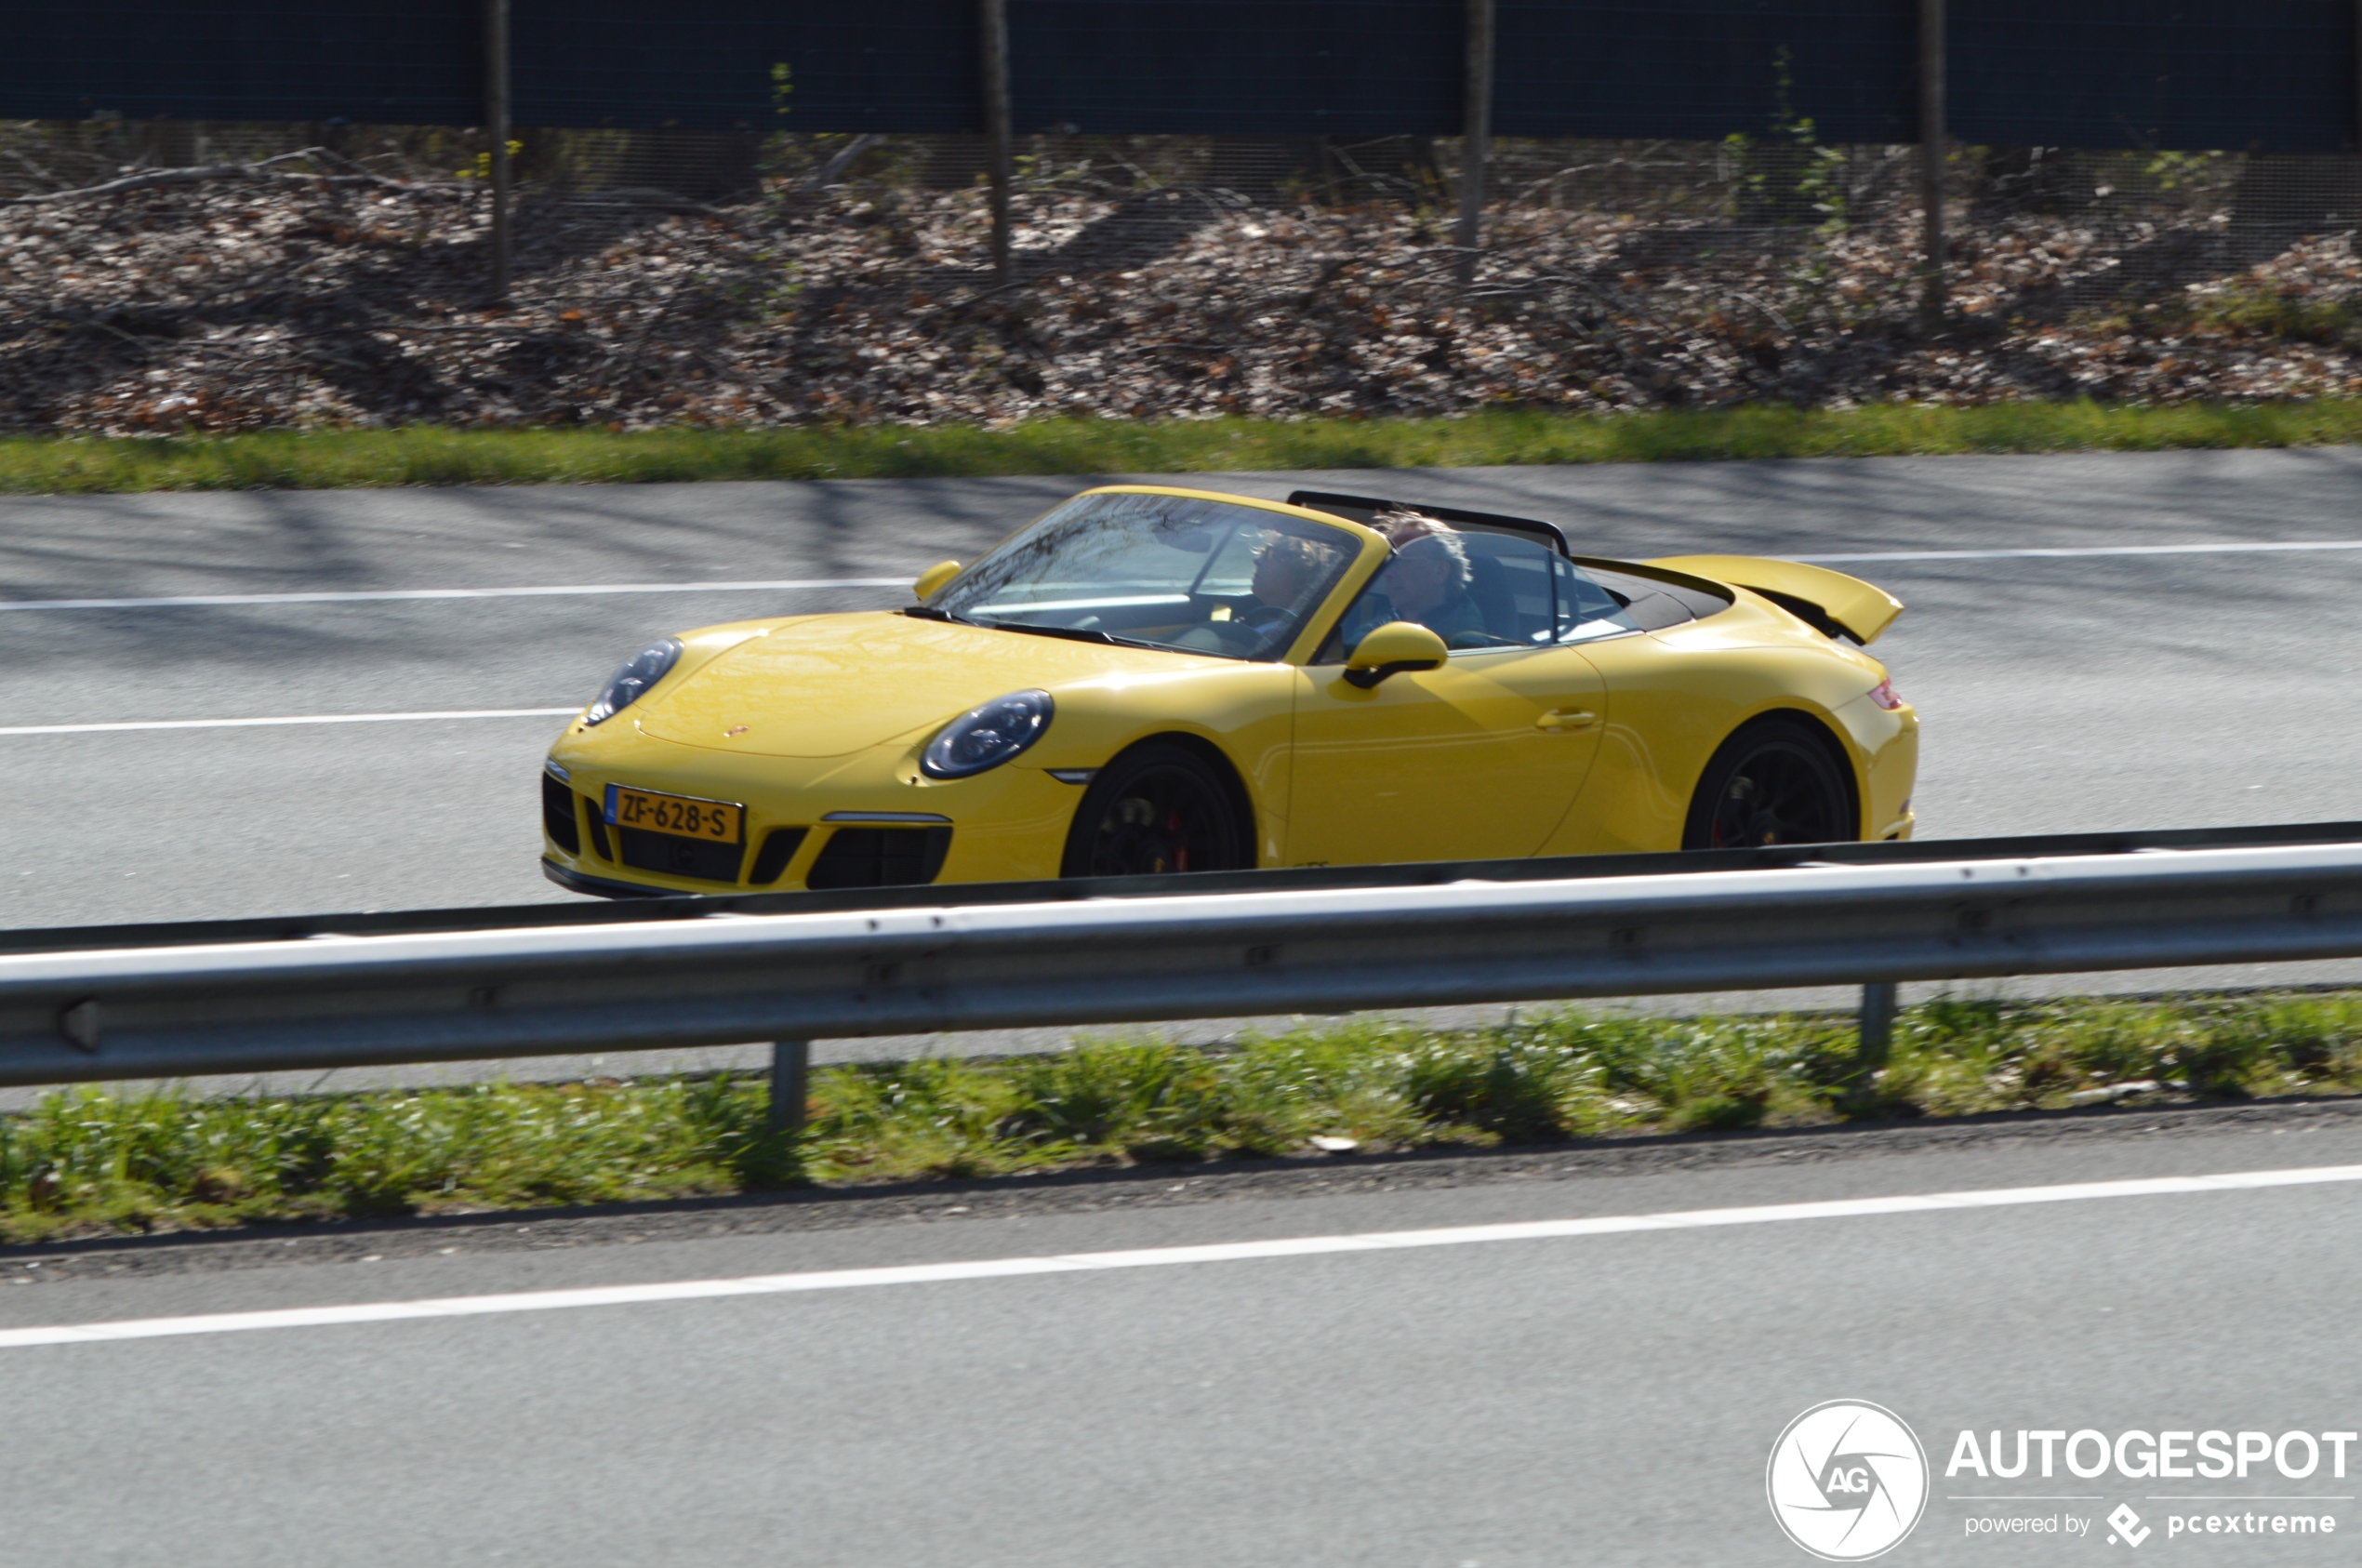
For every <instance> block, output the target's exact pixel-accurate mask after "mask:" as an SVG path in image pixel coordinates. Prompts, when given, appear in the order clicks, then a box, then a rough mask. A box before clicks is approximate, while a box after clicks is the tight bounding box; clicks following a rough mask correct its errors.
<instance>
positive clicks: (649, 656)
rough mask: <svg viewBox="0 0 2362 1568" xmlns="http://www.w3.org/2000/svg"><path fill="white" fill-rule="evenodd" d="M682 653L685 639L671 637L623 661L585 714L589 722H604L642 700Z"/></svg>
mask: <svg viewBox="0 0 2362 1568" xmlns="http://www.w3.org/2000/svg"><path fill="white" fill-rule="evenodd" d="M680 657H681V639H679V638H678V637H667V638H666V639H665V640H664V641H663V642H661V643H650V644H648V645H647V646H646V647H644V648H642V649H641V650H640V651H639V652H638V653H636V654H633V655H632V656H631V657H630V658H627V659H625V660H624V661H623V668H622V669H620V670H618V671H616V672H615V674H614V675H613V676H611V677H609V679H608V681H607V685H606V689H605V690H604V691H603V692H601V693H600V694H599V700H598V701H596V702H594V703H592V704H591V705H590V710H589V711H587V712H585V713H584V714H583V715H582V722H583V723H584V724H604V723H605V722H606V721H607V720H609V719H612V718H614V717H615V716H616V715H617V713H620V712H622V711H624V710H625V709H626V708H629V707H630V706H631V705H632V704H633V703H635V702H637V701H639V700H640V698H641V697H642V695H643V694H644V693H645V692H646V691H647V689H648V688H649V687H650V686H653V685H655V684H657V682H658V681H661V680H663V679H664V677H665V672H666V671H670V669H671V668H672V665H673V661H674V660H675V659H678V658H680Z"/></svg>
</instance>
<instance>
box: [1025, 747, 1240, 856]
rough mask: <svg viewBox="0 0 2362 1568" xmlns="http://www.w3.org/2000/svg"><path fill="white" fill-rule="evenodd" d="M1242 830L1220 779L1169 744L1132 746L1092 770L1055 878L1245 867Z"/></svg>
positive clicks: (1191, 753) (1185, 750)
mask: <svg viewBox="0 0 2362 1568" xmlns="http://www.w3.org/2000/svg"><path fill="white" fill-rule="evenodd" d="M1244 826H1245V825H1244V824H1243V823H1241V821H1240V820H1239V811H1238V808H1237V806H1236V805H1235V804H1233V803H1232V800H1231V796H1230V791H1229V789H1228V788H1227V786H1226V785H1225V783H1224V782H1223V780H1222V778H1221V777H1219V776H1218V775H1217V774H1216V773H1215V772H1214V769H1213V768H1212V767H1211V766H1209V765H1208V764H1206V762H1205V761H1204V760H1203V759H1202V758H1201V757H1200V756H1199V755H1198V754H1197V753H1196V752H1194V751H1190V750H1189V749H1188V747H1186V746H1176V745H1174V744H1172V743H1171V742H1169V741H1149V742H1148V743H1146V744H1145V745H1140V746H1135V747H1134V748H1133V749H1132V750H1131V751H1126V752H1125V753H1123V755H1121V756H1120V757H1118V758H1117V759H1116V760H1115V761H1114V762H1112V763H1110V764H1108V765H1107V766H1106V767H1104V768H1101V769H1100V770H1099V776H1098V777H1096V778H1095V779H1093V780H1092V781H1091V787H1090V788H1089V789H1088V790H1086V791H1083V795H1082V804H1081V805H1080V806H1079V807H1077V808H1076V811H1075V814H1074V826H1073V828H1072V829H1071V830H1069V831H1068V833H1067V853H1066V861H1065V864H1064V865H1063V866H1062V867H1061V868H1060V874H1062V875H1065V876H1070V877H1139V876H1166V875H1170V874H1173V873H1175V872H1180V871H1235V870H1243V869H1245V868H1247V867H1249V866H1252V865H1253V864H1254V858H1253V857H1252V855H1251V854H1250V853H1249V852H1248V846H1247V839H1246V834H1245V832H1244V831H1243V829H1244Z"/></svg>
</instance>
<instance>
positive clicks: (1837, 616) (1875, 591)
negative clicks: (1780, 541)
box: [1648, 555, 1903, 645]
mask: <svg viewBox="0 0 2362 1568" xmlns="http://www.w3.org/2000/svg"><path fill="white" fill-rule="evenodd" d="M1648 564H1649V565H1652V566H1669V567H1671V568H1672V569H1673V570H1675V571H1677V572H1694V573H1695V574H1697V575H1698V576H1699V577H1702V578H1714V579H1715V580H1716V581H1718V582H1727V583H1731V584H1733V585H1735V586H1736V587H1740V588H1745V589H1750V590H1752V591H1755V592H1757V593H1760V594H1761V595H1763V597H1765V598H1766V599H1769V600H1771V601H1772V603H1773V604H1775V605H1779V606H1780V607H1781V608H1782V609H1784V610H1786V611H1787V612H1788V613H1789V614H1791V615H1793V616H1795V617H1796V618H1798V619H1799V620H1801V621H1803V622H1804V623H1805V624H1806V625H1808V626H1811V627H1812V628H1813V629H1814V630H1816V631H1820V632H1821V633H1822V634H1824V635H1825V636H1829V637H1843V638H1845V639H1846V640H1847V641H1848V642H1852V643H1860V644H1865V645H1866V644H1871V643H1875V642H1877V641H1878V634H1879V633H1880V632H1883V631H1885V630H1886V629H1887V628H1888V627H1890V626H1892V625H1893V624H1894V618H1895V617H1897V616H1899V615H1901V614H1902V613H1903V601H1902V600H1900V599H1897V598H1896V597H1895V596H1894V595H1893V594H1891V593H1889V592H1888V591H1886V590H1885V589H1883V588H1877V587H1873V586H1872V585H1871V584H1869V583H1866V582H1864V581H1863V580H1862V579H1861V578H1850V577H1847V576H1846V575H1845V574H1844V573H1843V572H1833V571H1831V570H1829V568H1828V567H1826V566H1811V565H1805V563H1803V562H1801V561H1772V560H1767V559H1765V558H1763V557H1761V556H1756V555H1674V556H1668V557H1666V558H1665V560H1662V561H1652V562H1650V563H1648Z"/></svg>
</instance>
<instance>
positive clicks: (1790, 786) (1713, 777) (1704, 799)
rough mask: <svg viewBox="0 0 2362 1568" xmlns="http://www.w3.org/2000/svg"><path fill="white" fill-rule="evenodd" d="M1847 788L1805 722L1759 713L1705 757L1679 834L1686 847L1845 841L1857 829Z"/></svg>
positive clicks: (1852, 837) (1855, 835) (1857, 834)
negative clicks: (1761, 716) (1760, 717)
mask: <svg viewBox="0 0 2362 1568" xmlns="http://www.w3.org/2000/svg"><path fill="white" fill-rule="evenodd" d="M1852 798H1853V797H1852V791H1850V790H1848V789H1847V788H1846V783H1845V778H1844V777H1843V776H1842V775H1841V774H1839V773H1838V763H1837V759H1836V758H1834V757H1832V756H1831V755H1830V754H1829V748H1828V746H1827V745H1826V744H1825V742H1824V741H1823V740H1822V739H1821V737H1819V736H1818V735H1816V734H1814V733H1813V731H1812V729H1811V726H1809V725H1808V724H1805V723H1803V722H1802V721H1800V720H1796V719H1765V720H1760V721H1758V722H1757V723H1755V724H1748V725H1747V726H1745V728H1743V729H1741V730H1740V731H1739V732H1738V733H1737V734H1736V735H1733V736H1732V737H1731V738H1730V739H1728V740H1726V741H1724V742H1723V743H1722V749H1721V750H1720V751H1717V752H1715V754H1714V760H1713V761H1712V762H1710V763H1708V764H1706V769H1705V777H1704V778H1702V779H1700V780H1699V781H1698V792H1697V794H1696V796H1695V797H1694V798H1693V799H1692V801H1691V803H1690V819H1689V822H1688V825H1687V826H1686V827H1685V829H1684V830H1683V831H1682V834H1681V847H1682V848H1684V849H1759V848H1761V847H1763V846H1764V845H1766V844H1843V843H1850V842H1851V841H1852V840H1855V839H1858V838H1860V837H1861V836H1862V830H1861V828H1860V826H1859V825H1858V824H1856V823H1855V822H1853V821H1852V819H1851V818H1852V815H1853V813H1852V807H1851V802H1852Z"/></svg>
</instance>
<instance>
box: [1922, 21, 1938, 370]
mask: <svg viewBox="0 0 2362 1568" xmlns="http://www.w3.org/2000/svg"><path fill="white" fill-rule="evenodd" d="M1919 203H1920V206H1922V207H1923V208H1924V209H1925V212H1926V225H1927V229H1926V242H1925V243H1926V248H1927V270H1926V272H1925V274H1924V279H1923V281H1924V285H1925V291H1924V292H1923V293H1922V294H1921V295H1920V298H1919V319H1920V322H1921V324H1922V325H1923V326H1926V328H1927V329H1928V330H1929V331H1931V332H1933V331H1935V330H1936V329H1937V328H1939V327H1941V326H1943V325H1944V0H1919Z"/></svg>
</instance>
